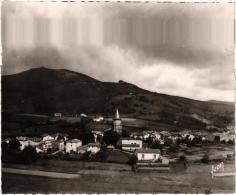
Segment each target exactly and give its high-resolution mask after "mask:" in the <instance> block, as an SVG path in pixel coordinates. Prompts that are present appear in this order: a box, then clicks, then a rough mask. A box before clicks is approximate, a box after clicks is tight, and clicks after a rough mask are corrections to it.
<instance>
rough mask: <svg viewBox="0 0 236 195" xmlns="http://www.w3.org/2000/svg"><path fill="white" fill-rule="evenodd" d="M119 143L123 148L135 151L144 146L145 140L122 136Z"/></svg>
mask: <svg viewBox="0 0 236 195" xmlns="http://www.w3.org/2000/svg"><path fill="white" fill-rule="evenodd" d="M118 145H120V146H121V148H122V150H127V151H134V150H137V149H140V148H142V147H143V141H142V140H138V139H132V138H121V139H120V140H119V141H118Z"/></svg>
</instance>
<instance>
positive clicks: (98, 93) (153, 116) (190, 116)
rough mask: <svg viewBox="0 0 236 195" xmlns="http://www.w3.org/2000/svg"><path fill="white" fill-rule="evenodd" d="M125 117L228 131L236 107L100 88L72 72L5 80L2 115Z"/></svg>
mask: <svg viewBox="0 0 236 195" xmlns="http://www.w3.org/2000/svg"><path fill="white" fill-rule="evenodd" d="M117 106H118V107H119V108H120V112H121V114H123V116H124V115H127V116H135V117H137V118H142V119H147V120H154V121H159V122H161V123H164V124H170V125H172V126H177V127H185V128H207V127H210V126H216V127H226V126H227V125H228V124H232V123H233V117H234V106H233V103H231V104H230V103H228V104H225V103H221V102H215V101H208V102H204V101H197V100H191V99H187V98H182V97H177V96H170V95H165V94H158V93H153V92H150V91H147V90H144V89H141V88H139V87H137V86H135V85H132V84H129V83H126V82H124V81H119V82H118V83H112V82H101V81H98V80H96V79H93V78H91V77H89V76H86V75H84V74H80V73H76V72H72V71H69V70H64V69H59V70H54V69H47V68H42V67H41V68H35V69H31V70H28V71H25V72H22V73H19V74H14V75H7V76H2V110H3V112H13V113H34V114H47V115H50V114H53V113H54V112H62V113H63V114H76V113H82V112H83V113H103V114H106V115H111V114H113V113H114V109H115V108H116V107H117Z"/></svg>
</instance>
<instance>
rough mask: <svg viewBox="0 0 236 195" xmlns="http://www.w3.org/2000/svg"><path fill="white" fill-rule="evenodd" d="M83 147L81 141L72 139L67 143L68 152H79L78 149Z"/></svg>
mask: <svg viewBox="0 0 236 195" xmlns="http://www.w3.org/2000/svg"><path fill="white" fill-rule="evenodd" d="M80 146H82V142H81V140H79V139H71V140H68V141H66V152H68V153H70V152H72V151H74V152H77V148H78V147H80Z"/></svg>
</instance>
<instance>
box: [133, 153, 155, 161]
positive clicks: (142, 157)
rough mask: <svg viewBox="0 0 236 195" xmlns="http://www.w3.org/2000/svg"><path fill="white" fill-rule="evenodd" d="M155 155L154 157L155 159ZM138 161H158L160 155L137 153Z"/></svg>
mask: <svg viewBox="0 0 236 195" xmlns="http://www.w3.org/2000/svg"><path fill="white" fill-rule="evenodd" d="M155 155H156V157H155ZM137 157H138V160H158V159H159V157H160V154H156V153H138V154H137Z"/></svg>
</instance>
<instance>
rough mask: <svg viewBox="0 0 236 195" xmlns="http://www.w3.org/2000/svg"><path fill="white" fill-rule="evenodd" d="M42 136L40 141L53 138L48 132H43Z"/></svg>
mask: <svg viewBox="0 0 236 195" xmlns="http://www.w3.org/2000/svg"><path fill="white" fill-rule="evenodd" d="M42 137H43V140H42V141H49V140H54V137H53V136H51V135H48V134H43V135H42Z"/></svg>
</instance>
